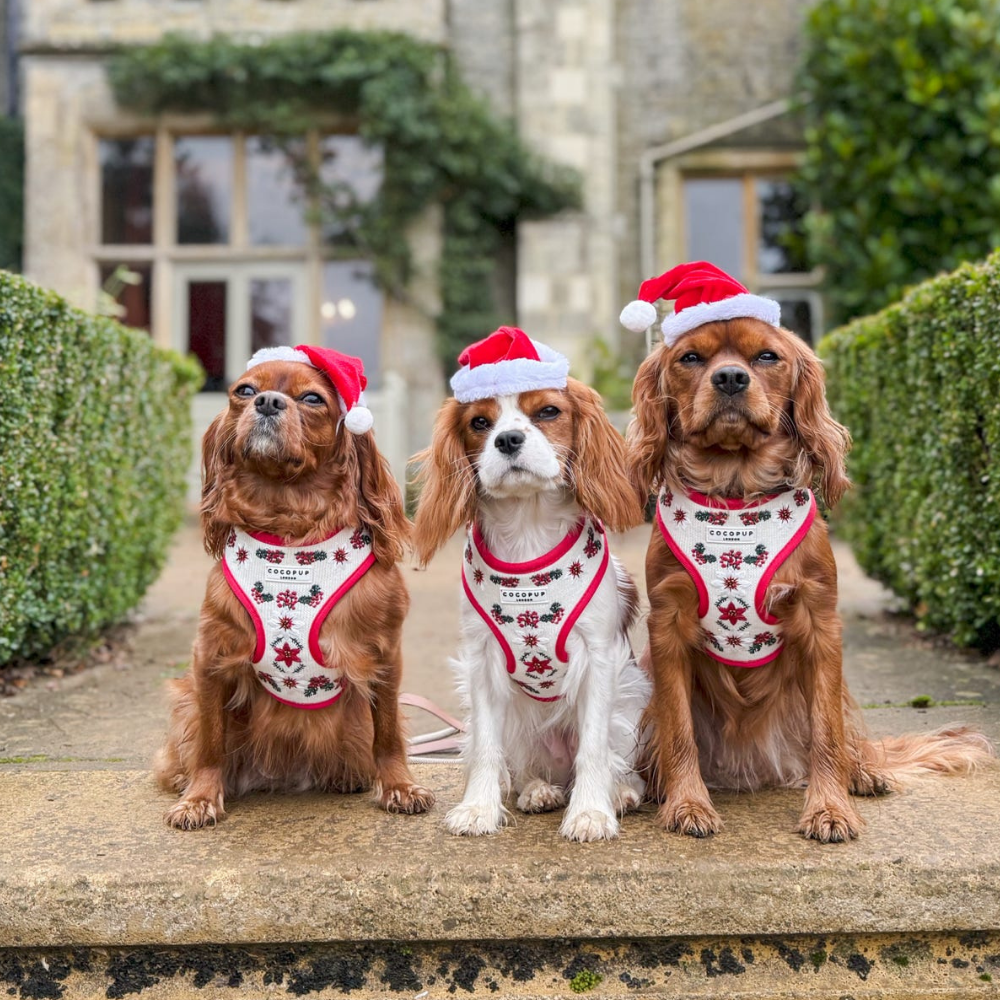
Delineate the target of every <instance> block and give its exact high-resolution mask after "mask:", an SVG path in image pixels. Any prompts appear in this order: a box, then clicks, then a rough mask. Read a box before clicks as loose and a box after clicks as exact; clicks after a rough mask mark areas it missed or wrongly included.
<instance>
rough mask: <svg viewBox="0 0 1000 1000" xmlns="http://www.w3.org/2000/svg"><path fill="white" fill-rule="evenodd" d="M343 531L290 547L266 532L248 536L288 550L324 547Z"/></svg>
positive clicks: (250, 533) (340, 529) (337, 529)
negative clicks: (304, 546)
mask: <svg viewBox="0 0 1000 1000" xmlns="http://www.w3.org/2000/svg"><path fill="white" fill-rule="evenodd" d="M343 530H344V529H343V528H334V529H333V531H331V532H330V534H329V535H324V536H323V537H322V538H313V539H310V540H309V541H308V542H297V543H296V544H295V545H289V544H288V542H286V541H285V539H284V538H282V537H281V536H280V535H269V534H268V533H267V532H266V531H248V532H247V534H248V535H249V536H250V537H251V538H252V539H253V540H254V541H256V542H263V543H264V544H265V545H281V546H283V547H287V548H299V547H301V546H303V545H322V544H323V542H328V541H329V540H330V539H331V538H333V536H334V535H336V534H339V533H340V532H341V531H343ZM278 701H281V699H280V698H279V699H278ZM286 704H287V703H286Z"/></svg>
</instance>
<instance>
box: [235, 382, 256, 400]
mask: <svg viewBox="0 0 1000 1000" xmlns="http://www.w3.org/2000/svg"><path fill="white" fill-rule="evenodd" d="M235 394H236V395H237V396H243V397H245V398H249V397H250V396H256V395H257V390H256V389H255V388H254V387H253V386H252V385H247V384H246V383H244V384H243V385H238V386H237V387H236V390H235Z"/></svg>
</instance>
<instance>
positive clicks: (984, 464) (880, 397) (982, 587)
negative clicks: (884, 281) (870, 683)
mask: <svg viewBox="0 0 1000 1000" xmlns="http://www.w3.org/2000/svg"><path fill="white" fill-rule="evenodd" d="M820 354H821V355H822V356H823V358H824V360H825V362H826V365H827V371H828V377H827V387H828V394H829V397H830V403H831V406H832V408H833V410H834V412H835V414H836V415H837V417H838V419H840V420H841V421H842V422H843V423H845V424H846V425H847V426H848V427H849V428H850V430H851V433H852V435H853V436H854V449H853V451H852V453H851V457H850V462H849V469H850V472H851V475H852V478H853V479H854V482H855V487H854V489H853V490H851V491H850V492H849V493H848V494H847V496H846V497H845V500H844V502H843V504H842V506H841V511H840V528H841V531H842V533H843V534H844V535H845V536H846V537H847V539H848V540H849V541H850V542H851V544H852V545H853V547H854V551H855V553H856V555H857V557H858V560H859V562H860V563H861V565H862V566H863V567H864V569H865V570H866V571H867V572H868V573H869V574H871V575H872V576H874V577H875V578H876V579H878V580H881V581H882V582H883V583H885V584H886V585H887V586H888V587H890V588H891V589H892V590H893V591H895V592H896V593H897V594H899V595H900V596H902V597H903V598H904V599H905V600H906V602H907V604H908V605H909V607H910V609H911V610H912V611H913V613H914V614H915V615H916V617H917V619H918V623H919V625H920V626H921V627H924V628H932V629H935V630H940V631H943V632H948V633H951V636H952V638H953V639H954V641H955V642H956V643H958V644H960V645H974V646H978V647H980V648H982V649H986V650H990V649H995V648H997V647H998V646H1000V254H994V255H993V256H992V257H990V258H989V259H988V260H987V261H985V262H984V263H982V264H978V265H963V266H962V267H960V268H959V269H958V270H957V271H955V272H954V273H952V274H948V275H944V276H942V277H939V278H935V279H933V280H931V281H927V282H925V283H924V284H922V285H918V286H917V287H915V288H913V289H912V290H911V291H910V292H909V293H908V294H907V295H906V296H905V297H904V298H903V300H902V301H901V302H899V303H898V304H896V305H893V306H890V307H889V308H888V309H885V310H884V311H882V312H880V313H877V314H876V315H874V316H869V317H865V318H863V319H860V320H857V321H855V322H853V323H851V324H850V325H848V326H845V327H842V328H840V329H839V330H835V331H834V332H833V333H831V334H830V335H829V336H828V337H826V338H825V339H824V340H823V342H822V343H821V344H820Z"/></svg>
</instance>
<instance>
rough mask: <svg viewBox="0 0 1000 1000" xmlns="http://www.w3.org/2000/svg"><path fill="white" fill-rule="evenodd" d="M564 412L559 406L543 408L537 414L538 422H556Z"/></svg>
mask: <svg viewBox="0 0 1000 1000" xmlns="http://www.w3.org/2000/svg"><path fill="white" fill-rule="evenodd" d="M560 413H562V410H560V409H559V407H558V406H543V407H542V408H541V409H540V410H539V411H538V412H537V413H536V414H535V419H536V420H555V419H556V417H558V416H559V414H560Z"/></svg>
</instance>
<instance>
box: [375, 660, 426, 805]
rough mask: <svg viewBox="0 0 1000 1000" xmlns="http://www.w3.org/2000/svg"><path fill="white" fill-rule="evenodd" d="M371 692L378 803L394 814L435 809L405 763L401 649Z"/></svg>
mask: <svg viewBox="0 0 1000 1000" xmlns="http://www.w3.org/2000/svg"><path fill="white" fill-rule="evenodd" d="M380 674H381V675H380V678H379V680H378V682H377V683H375V684H373V685H372V687H371V690H370V695H369V697H370V699H371V707H372V724H373V728H374V742H373V745H372V753H373V756H374V758H375V788H374V789H373V795H374V797H375V801H376V802H378V804H379V805H380V806H381V807H382V808H383V809H385V810H386V812H391V813H422V812H426V811H427V810H428V809H430V807H431V806H432V805H434V793H433V792H432V791H430V789H428V788H423V787H422V786H420V785H418V784H416V783H415V782H414V780H413V776H412V775H411V774H410V768H409V765H408V764H407V763H406V747H405V744H404V740H403V728H402V726H401V725H400V719H399V684H400V678H401V677H402V676H403V663H402V653H401V650H400V649H399V647H398V646H397V648H396V649H395V650H394V651H393V653H392V654H391V663H390V664H389V665H387V666H386V667H385V668H383V670H382V671H381V672H380Z"/></svg>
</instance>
